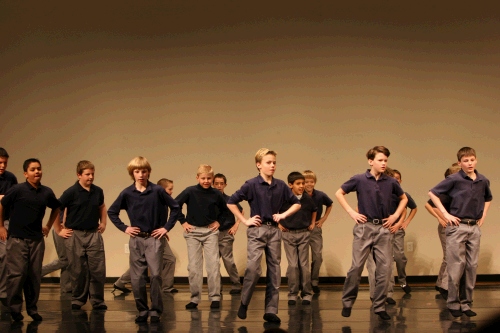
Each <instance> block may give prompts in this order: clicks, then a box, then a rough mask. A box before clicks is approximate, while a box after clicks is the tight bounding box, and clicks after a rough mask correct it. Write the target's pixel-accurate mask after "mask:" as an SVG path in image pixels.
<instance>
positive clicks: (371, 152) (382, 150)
mask: <svg viewBox="0 0 500 333" xmlns="http://www.w3.org/2000/svg"><path fill="white" fill-rule="evenodd" d="M378 153H382V154H384V155H385V156H387V157H389V155H391V152H390V151H389V149H387V148H385V147H384V146H375V147H373V148H372V149H370V150H368V152H367V153H366V157H367V158H368V159H369V160H373V159H375V155H377V154H378Z"/></svg>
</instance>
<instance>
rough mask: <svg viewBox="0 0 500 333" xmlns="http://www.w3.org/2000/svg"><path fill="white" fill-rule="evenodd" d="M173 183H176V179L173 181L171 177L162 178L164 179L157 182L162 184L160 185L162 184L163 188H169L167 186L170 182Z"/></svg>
mask: <svg viewBox="0 0 500 333" xmlns="http://www.w3.org/2000/svg"><path fill="white" fill-rule="evenodd" d="M173 183H174V181H173V180H170V179H167V178H162V179H160V180H159V181H158V182H157V183H156V184H157V185H160V186H161V187H163V188H167V186H168V185H169V184H173Z"/></svg>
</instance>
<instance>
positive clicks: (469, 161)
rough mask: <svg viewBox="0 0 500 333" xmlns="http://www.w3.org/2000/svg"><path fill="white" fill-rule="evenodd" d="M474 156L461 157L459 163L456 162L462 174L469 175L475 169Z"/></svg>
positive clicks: (475, 161)
mask: <svg viewBox="0 0 500 333" xmlns="http://www.w3.org/2000/svg"><path fill="white" fill-rule="evenodd" d="M476 164H477V160H476V156H472V155H471V156H462V158H461V159H460V161H458V165H459V166H460V167H461V168H462V170H463V172H465V173H467V174H469V173H473V172H474V170H475V169H476Z"/></svg>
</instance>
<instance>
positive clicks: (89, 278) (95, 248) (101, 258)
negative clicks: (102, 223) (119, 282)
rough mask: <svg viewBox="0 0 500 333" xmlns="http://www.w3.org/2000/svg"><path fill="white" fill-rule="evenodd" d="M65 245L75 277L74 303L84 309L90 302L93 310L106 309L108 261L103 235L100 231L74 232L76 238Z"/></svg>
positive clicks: (72, 299)
mask: <svg viewBox="0 0 500 333" xmlns="http://www.w3.org/2000/svg"><path fill="white" fill-rule="evenodd" d="M64 245H65V246H66V253H67V254H68V262H69V266H68V268H69V271H70V275H71V287H72V293H73V296H72V298H71V303H72V304H77V305H80V306H82V305H84V304H85V303H87V299H88V298H90V304H91V305H92V306H93V307H95V306H99V305H104V284H105V283H106V258H105V254H104V242H103V240H102V236H101V234H100V233H99V232H98V231H97V229H95V230H92V231H81V230H73V235H71V237H68V238H66V239H65V240H64Z"/></svg>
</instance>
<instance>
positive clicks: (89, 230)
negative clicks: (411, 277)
mask: <svg viewBox="0 0 500 333" xmlns="http://www.w3.org/2000/svg"><path fill="white" fill-rule="evenodd" d="M70 229H71V228H70ZM72 230H76V231H81V232H96V231H97V227H95V228H92V229H72Z"/></svg>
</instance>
